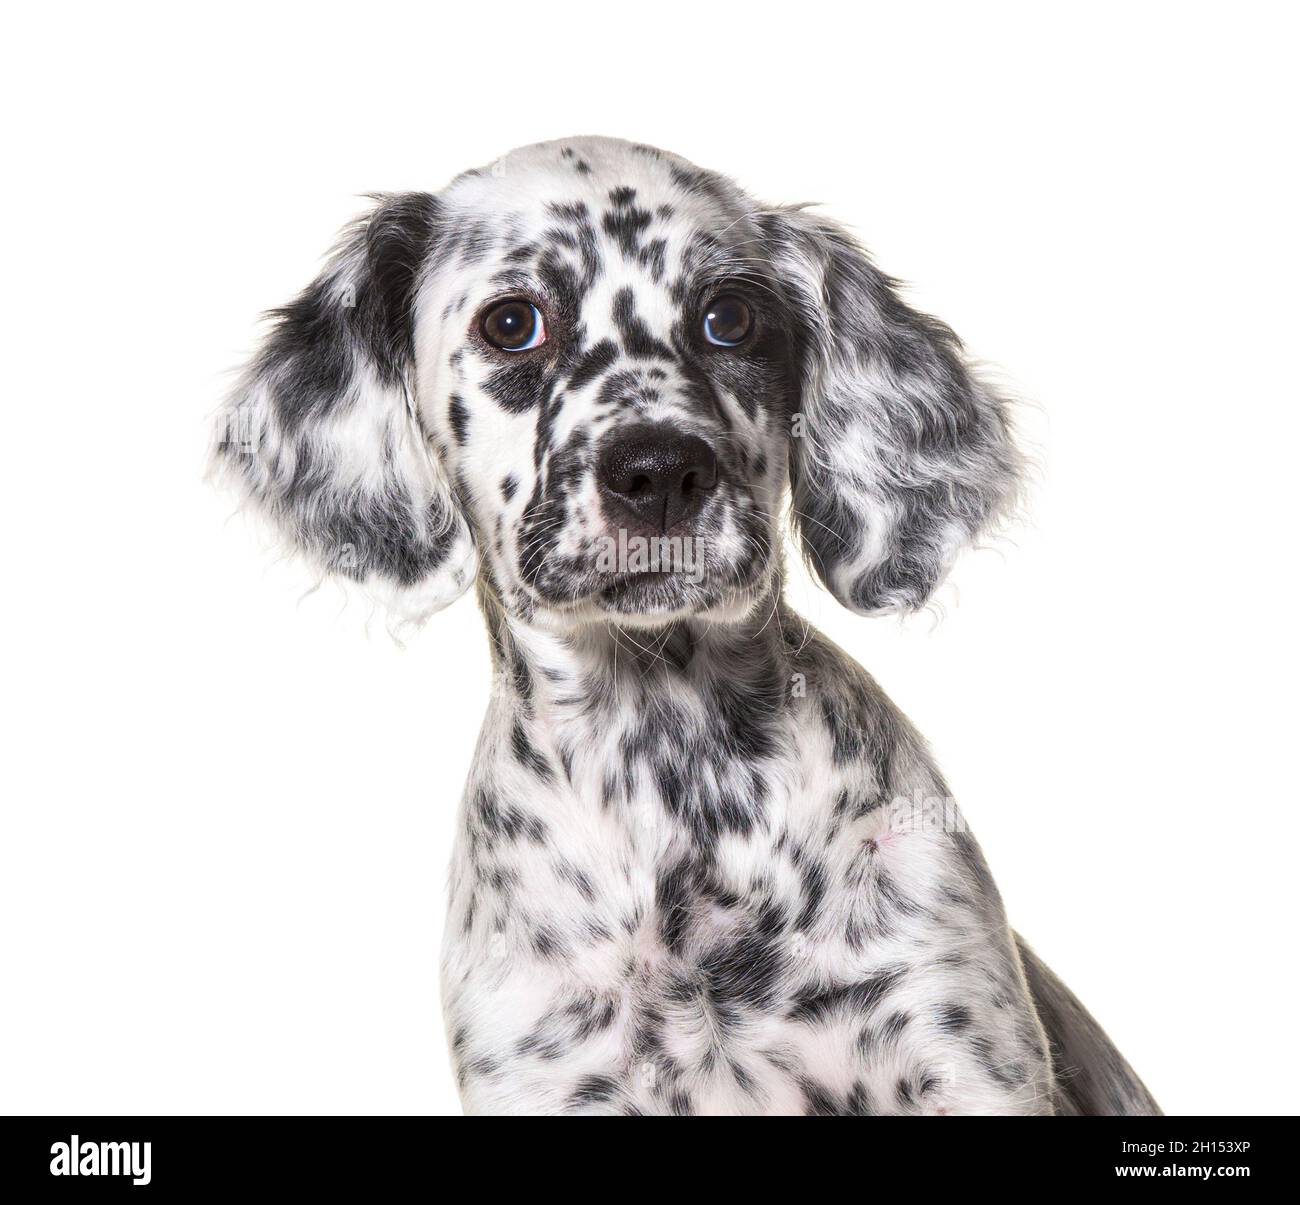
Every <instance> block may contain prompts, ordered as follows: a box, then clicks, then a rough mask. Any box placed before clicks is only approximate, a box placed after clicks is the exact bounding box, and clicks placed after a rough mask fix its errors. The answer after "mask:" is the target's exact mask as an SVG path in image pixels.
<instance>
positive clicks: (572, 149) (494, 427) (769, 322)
mask: <svg viewBox="0 0 1300 1205" xmlns="http://www.w3.org/2000/svg"><path fill="white" fill-rule="evenodd" d="M216 455H217V461H218V463H219V465H220V466H221V467H222V468H223V469H224V470H225V471H226V472H227V473H228V474H229V475H230V476H232V477H233V478H234V479H235V480H236V481H237V482H238V483H239V484H240V485H241V486H242V487H243V489H244V491H245V492H246V493H247V494H248V495H249V496H250V497H251V499H252V500H253V501H254V502H255V503H256V504H257V505H258V506H259V507H260V509H262V510H263V511H264V512H265V513H267V514H268V515H269V516H270V517H271V518H272V520H274V521H275V522H276V523H278V524H279V525H280V526H281V527H282V528H283V529H285V531H286V532H287V534H288V535H289V536H290V537H291V539H292V541H293V543H294V544H295V545H296V546H297V547H298V548H299V549H301V550H302V551H304V552H306V553H307V554H308V555H309V556H310V557H311V558H313V559H314V560H315V561H316V562H317V563H318V564H319V565H320V566H322V567H323V568H325V569H327V570H332V571H334V572H337V573H340V574H342V575H343V576H346V577H349V578H352V579H354V580H357V581H360V582H362V583H364V584H366V585H367V586H368V587H369V588H370V589H371V590H372V591H375V592H377V593H379V594H381V595H382V596H384V597H385V598H386V600H387V601H388V602H389V603H390V605H391V606H393V607H394V608H395V609H396V610H397V612H398V613H399V615H401V616H402V617H406V618H422V617H423V616H424V615H426V614H429V613H431V612H432V611H434V610H437V609H438V608H439V607H441V606H443V605H445V604H446V603H447V602H449V601H451V600H452V599H453V598H455V597H456V596H457V595H459V594H460V593H461V592H462V591H463V590H465V589H466V588H467V587H468V586H469V584H470V583H471V581H473V580H474V579H475V577H476V576H477V577H478V578H479V580H480V581H481V583H482V586H483V588H484V589H486V590H488V591H490V592H491V594H492V595H494V596H495V597H496V599H498V600H499V602H500V605H501V606H503V607H504V608H505V609H506V610H507V612H509V613H513V614H518V615H521V616H524V617H530V618H538V619H542V618H545V619H546V620H547V621H548V622H552V623H556V624H561V625H581V624H587V623H593V622H614V623H618V624H620V625H624V626H627V625H655V624H662V623H666V622H670V621H673V620H676V619H680V618H682V617H684V616H696V617H700V618H702V619H704V620H706V621H708V620H711V621H714V622H734V621H736V620H739V619H741V618H743V617H744V616H745V615H747V614H748V613H749V612H750V611H751V610H752V609H753V608H754V606H755V605H756V603H757V601H758V600H759V599H760V598H762V597H764V596H765V595H766V594H767V593H768V592H769V590H770V587H771V585H772V582H773V580H774V578H775V577H776V576H777V575H778V574H779V561H780V557H779V551H778V550H779V538H778V518H779V512H780V510H781V504H782V499H783V497H784V494H785V489H786V486H787V483H788V485H789V487H790V497H791V502H792V507H791V509H792V515H793V518H794V522H795V524H796V527H797V528H798V530H799V533H800V536H801V539H802V543H803V547H804V550H805V552H806V554H807V556H808V559H809V561H810V563H811V564H812V566H813V568H814V569H815V571H816V572H817V573H818V575H819V576H820V577H821V579H822V580H823V581H824V582H825V584H826V585H827V587H828V588H829V589H830V590H831V591H832V592H833V593H834V594H835V595H836V597H837V598H839V599H840V601H841V602H843V603H844V604H845V605H846V606H849V607H851V608H853V609H854V610H857V611H861V612H864V613H878V612H882V611H887V610H892V609H911V608H915V607H918V606H920V605H922V604H923V603H924V601H925V599H926V598H927V597H928V596H929V595H930V593H931V592H932V591H933V590H934V588H935V587H936V585H937V584H938V583H939V581H940V580H941V579H942V577H943V576H944V574H945V573H946V571H947V569H948V566H949V565H950V563H951V561H952V559H953V557H954V555H955V554H956V552H957V551H958V550H959V549H960V548H961V547H962V546H963V545H964V544H966V543H968V542H969V541H970V540H972V539H973V538H974V537H975V536H976V535H977V534H978V533H979V532H980V531H981V530H982V529H983V528H984V527H986V526H987V525H988V524H989V523H991V522H992V521H993V520H995V519H996V518H997V517H998V516H999V514H1000V513H1001V512H1002V511H1003V510H1004V508H1005V506H1006V505H1007V503H1008V501H1009V500H1010V498H1011V496H1012V495H1013V492H1014V489H1015V484H1016V476H1017V468H1018V461H1017V457H1016V453H1015V450H1014V447H1013V445H1012V442H1011V439H1010V434H1009V430H1008V425H1007V419H1006V414H1005V407H1004V405H1003V403H1002V402H1001V401H1000V400H999V399H998V398H997V397H996V396H995V395H994V394H993V393H991V392H990V391H989V390H988V389H987V388H985V387H983V386H982V385H981V384H980V383H979V382H978V381H977V380H976V379H975V378H974V376H973V375H972V374H971V372H970V370H969V369H968V368H967V366H966V365H965V364H964V362H963V360H962V358H961V354H960V346H959V344H958V342H957V340H956V338H955V337H954V335H953V334H952V332H951V331H949V330H948V328H947V327H945V326H943V325H942V324H941V323H939V322H936V321H935V320H933V319H931V318H928V317H926V316H924V315H921V314H918V313H916V312H915V311H913V310H911V309H910V308H908V306H907V305H906V304H905V303H904V302H903V301H902V300H900V298H899V296H898V294H897V292H896V290H895V287H894V284H893V282H892V281H890V280H889V279H888V278H887V277H885V276H884V275H882V274H881V273H880V272H879V271H877V270H876V269H875V268H874V267H873V266H872V264H871V263H870V261H869V260H868V259H867V258H866V256H865V254H864V253H863V252H862V250H861V249H860V248H859V247H857V245H856V244H855V243H854V242H853V240H852V239H851V238H850V237H849V236H848V235H847V234H846V233H845V232H844V231H843V230H842V229H840V228H838V227H836V226H835V225H833V224H832V223H830V222H828V221H825V220H823V219H820V218H818V217H815V216H812V215H810V214H808V213H807V212H805V211H802V210H799V209H778V210H771V209H765V208H763V207H762V206H760V205H758V204H757V203H755V202H754V201H753V200H752V199H751V198H749V197H748V196H747V195H746V194H745V193H743V192H742V191H740V190H739V189H738V188H737V187H736V186H735V185H734V184H732V183H731V182H730V181H728V180H726V179H725V178H723V177H721V176H718V175H715V174H713V173H710V172H706V171H701V170H700V169H698V168H695V167H693V166H692V165H690V164H689V163H687V162H685V161H684V160H681V159H679V158H676V157H675V156H672V155H668V154H665V153H663V152H660V151H657V150H654V149H651V148H649V147H643V146H634V145H631V144H628V143H624V142H620V141H616V140H612V139H604V138H583V139H573V140H569V141H564V142H555V143H544V144H541V145H538V146H533V147H528V148H525V149H523V150H519V151H515V152H512V153H511V154H509V155H507V156H505V157H504V158H503V159H501V160H499V161H498V162H497V163H495V164H493V165H492V166H491V167H489V168H486V169H483V170H478V171H471V172H468V173H466V174H464V175H462V176H460V177H459V178H458V179H456V180H455V181H453V182H452V183H451V184H450V185H449V186H448V187H447V188H446V189H444V190H443V191H442V192H441V193H438V194H427V193H412V194H403V195H399V196H386V197H382V198H380V199H379V200H378V202H377V203H376V205H375V208H374V209H373V211H372V212H371V213H370V214H369V215H368V216H366V217H365V218H363V219H362V220H361V221H359V222H358V223H357V224H356V225H355V226H354V227H352V228H351V229H350V230H349V231H347V232H346V233H345V235H344V237H343V239H342V242H341V244H340V246H339V248H338V249H337V250H336V252H335V254H334V256H333V257H332V259H331V260H330V261H329V263H328V265H327V267H326V269H325V270H324V272H323V273H322V274H321V276H320V277H319V278H318V279H317V280H316V281H315V282H314V283H313V284H311V285H310V286H309V287H308V288H307V289H306V290H305V291H304V292H303V293H302V294H301V295H300V296H299V297H298V298H297V299H296V300H294V301H292V302H291V303H290V304H288V305H287V306H285V307H283V308H282V309H280V310H277V311H275V312H274V315H273V325H272V328H271V330H270V332H269V334H268V336H267V338H266V340H265V342H264V344H263V345H262V347H261V350H260V351H259V353H258V354H257V355H256V357H255V358H254V359H253V361H252V363H251V364H250V365H249V367H248V368H247V370H246V371H245V373H244V375H243V377H242V379H241V382H240V384H239V386H238V388H237V389H236V390H235V391H234V393H233V395H232V396H231V398H230V399H229V401H228V403H227V405H226V407H225V409H224V410H223V412H222V421H221V432H220V437H219V440H218V447H217V453H216Z"/></svg>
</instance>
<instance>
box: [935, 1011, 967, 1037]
mask: <svg viewBox="0 0 1300 1205" xmlns="http://www.w3.org/2000/svg"><path fill="white" fill-rule="evenodd" d="M972 1020H973V1018H972V1017H971V1011H970V1009H969V1008H967V1007H966V1006H965V1005H964V1004H947V1005H945V1006H944V1007H943V1008H942V1009H940V1010H939V1028H940V1029H942V1030H944V1031H945V1032H947V1033H961V1032H962V1030H964V1029H969V1028H970V1027H971V1022H972Z"/></svg>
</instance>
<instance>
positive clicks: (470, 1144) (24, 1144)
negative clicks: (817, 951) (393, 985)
mask: <svg viewBox="0 0 1300 1205" xmlns="http://www.w3.org/2000/svg"><path fill="white" fill-rule="evenodd" d="M506 1120H507V1119H504V1118H503V1119H491V1118H489V1119H478V1120H476V1121H474V1122H472V1123H466V1122H463V1121H461V1120H460V1119H456V1118H440V1117H306V1118H305V1117H76V1118H71V1117H63V1118H59V1117H39V1118H32V1117H23V1118H15V1117H10V1118H2V1119H0V1191H4V1190H9V1189H11V1188H14V1187H17V1188H19V1189H21V1191H22V1192H23V1194H24V1195H23V1196H21V1197H13V1196H10V1197H9V1199H10V1200H23V1201H25V1200H28V1199H31V1197H32V1196H36V1197H43V1196H46V1195H53V1196H59V1197H64V1196H67V1195H68V1194H72V1195H74V1196H76V1195H85V1196H95V1195H98V1194H101V1193H104V1192H127V1193H129V1194H131V1195H141V1196H143V1195H161V1196H162V1197H164V1198H167V1199H179V1198H180V1196H181V1195H182V1194H184V1195H185V1196H188V1195H189V1194H191V1193H193V1192H195V1191H211V1190H218V1191H229V1192H241V1193H242V1192H246V1191H248V1190H250V1189H252V1190H255V1191H261V1190H265V1189H268V1188H269V1189H276V1188H283V1189H293V1190H295V1191H301V1190H304V1189H307V1190H310V1189H313V1188H318V1189H321V1190H323V1191H329V1192H330V1193H331V1194H332V1195H337V1194H339V1193H340V1192H342V1193H344V1194H348V1193H357V1194H361V1193H364V1194H367V1195H369V1194H371V1193H374V1192H376V1191H381V1192H390V1191H391V1192H395V1191H397V1190H399V1189H400V1190H402V1191H403V1194H404V1195H415V1196H418V1195H420V1194H421V1193H422V1192H424V1191H427V1192H439V1191H442V1190H444V1189H446V1190H449V1191H453V1192H461V1191H463V1189H462V1188H461V1187H460V1186H461V1185H468V1184H473V1183H478V1184H479V1185H480V1186H481V1190H482V1191H487V1192H489V1193H492V1194H495V1193H497V1192H499V1191H500V1190H501V1188H502V1187H503V1186H504V1185H506V1184H508V1183H509V1181H510V1177H511V1176H512V1174H513V1175H517V1176H521V1177H524V1179H525V1182H526V1183H527V1184H528V1185H529V1186H533V1185H536V1186H539V1187H541V1186H545V1187H546V1188H548V1190H551V1191H554V1190H557V1189H559V1188H564V1189H566V1190H567V1191H568V1192H571V1193H575V1194H579V1195H581V1194H583V1193H586V1192H591V1193H594V1194H601V1193H607V1192H614V1193H618V1194H620V1195H621V1194H622V1193H623V1192H624V1191H625V1190H626V1185H627V1184H628V1183H629V1179H628V1174H629V1173H631V1182H632V1183H634V1184H636V1185H637V1186H638V1187H639V1189H640V1190H641V1191H643V1192H648V1191H653V1190H654V1189H653V1186H654V1184H655V1183H656V1182H657V1181H662V1182H663V1183H664V1184H665V1186H666V1187H665V1191H669V1189H668V1188H667V1185H670V1184H675V1185H676V1188H675V1189H674V1190H673V1191H674V1194H676V1192H678V1191H680V1190H681V1189H682V1188H684V1187H686V1185H687V1184H689V1185H690V1188H691V1189H692V1191H698V1190H700V1189H702V1188H704V1187H706V1186H708V1187H713V1188H717V1189H728V1188H730V1189H731V1190H733V1191H734V1190H738V1189H739V1188H740V1187H741V1186H742V1185H743V1184H744V1182H745V1181H746V1180H747V1179H748V1178H750V1177H753V1176H754V1175H755V1174H757V1175H759V1176H762V1177H767V1176H769V1175H772V1174H779V1175H780V1176H781V1177H782V1179H783V1180H788V1178H789V1177H791V1176H794V1177H806V1178H807V1182H806V1184H805V1186H804V1188H803V1189H801V1190H800V1191H801V1195H803V1196H805V1197H806V1195H807V1193H809V1192H817V1191H819V1186H820V1185H821V1184H823V1183H825V1178H826V1176H827V1175H832V1176H833V1177H834V1178H835V1179H836V1180H841V1179H844V1178H848V1180H849V1181H850V1182H860V1183H861V1185H862V1187H863V1188H864V1189H865V1188H866V1187H867V1186H869V1185H870V1184H872V1183H878V1182H879V1181H878V1177H879V1176H880V1175H881V1174H882V1173H887V1174H888V1177H889V1179H890V1181H891V1182H892V1183H894V1184H895V1185H897V1184H898V1181H899V1180H900V1179H901V1180H902V1181H903V1182H904V1183H906V1182H907V1181H908V1179H909V1178H911V1179H914V1180H915V1182H916V1185H917V1187H918V1189H920V1188H924V1189H926V1190H927V1191H929V1190H933V1189H934V1188H936V1187H938V1186H942V1185H953V1186H966V1187H968V1188H983V1189H985V1190H988V1189H998V1188H1001V1187H1002V1186H1004V1185H1005V1186H1008V1187H1009V1186H1011V1185H1022V1186H1025V1187H1028V1186H1030V1185H1031V1184H1032V1185H1037V1186H1038V1187H1039V1188H1042V1187H1044V1181H1043V1177H1044V1174H1046V1176H1047V1177H1048V1182H1049V1183H1052V1184H1055V1183H1060V1184H1062V1185H1064V1186H1067V1187H1069V1188H1072V1189H1091V1188H1098V1187H1104V1186H1106V1185H1110V1184H1118V1185H1119V1187H1120V1190H1121V1191H1124V1192H1128V1191H1132V1192H1133V1193H1135V1194H1137V1195H1139V1196H1140V1195H1142V1194H1143V1193H1144V1191H1146V1190H1144V1189H1143V1188H1142V1187H1140V1186H1133V1187H1132V1188H1129V1187H1128V1186H1127V1185H1126V1183H1125V1182H1126V1181H1130V1180H1138V1181H1143V1180H1147V1181H1156V1182H1159V1183H1170V1182H1178V1183H1184V1184H1202V1185H1208V1189H1206V1188H1201V1189H1200V1191H1201V1192H1206V1191H1208V1192H1210V1193H1211V1194H1215V1195H1217V1194H1218V1193H1219V1192H1236V1191H1239V1187H1240V1186H1250V1187H1265V1186H1267V1187H1270V1188H1281V1187H1283V1186H1285V1185H1287V1184H1289V1183H1290V1181H1291V1180H1292V1178H1293V1177H1292V1175H1291V1167H1290V1163H1291V1160H1292V1159H1293V1157H1294V1143H1295V1136H1296V1124H1295V1119H1294V1118H1281V1117H1270V1118H1223V1117H1179V1118H1140V1119H1126V1118H1082V1119H1066V1118H1062V1119H1054V1118H1036V1119H1023V1118H943V1119H927V1118H877V1119H870V1118H868V1119H861V1118H854V1119H852V1128H853V1130H854V1133H853V1134H848V1133H847V1132H846V1129H847V1125H848V1122H847V1120H846V1123H845V1126H846V1128H845V1129H841V1128H840V1127H839V1126H838V1125H833V1124H826V1123H825V1121H824V1119H818V1122H816V1123H814V1122H812V1121H811V1119H810V1120H808V1121H804V1122H803V1123H802V1124H798V1125H797V1127H796V1126H793V1125H790V1124H786V1125H783V1126H781V1131H782V1132H781V1133H780V1134H779V1135H778V1134H777V1133H775V1131H773V1130H769V1129H767V1128H766V1125H764V1126H763V1127H762V1132H761V1134H760V1133H759V1132H758V1130H757V1129H754V1130H751V1132H750V1133H748V1134H744V1135H742V1134H741V1133H740V1132H739V1126H740V1125H742V1124H749V1125H751V1126H754V1125H755V1124H756V1123H752V1122H751V1123H743V1122H740V1121H739V1119H734V1118H732V1119H718V1120H717V1121H713V1122H710V1121H706V1120H700V1121H698V1122H696V1123H695V1124H691V1123H688V1122H685V1121H684V1120H683V1121H677V1120H674V1121H665V1122H661V1123H660V1124H665V1125H671V1126H672V1129H673V1133H672V1135H671V1138H669V1137H668V1136H666V1134H665V1131H664V1130H662V1129H655V1130H654V1133H653V1134H651V1133H649V1132H648V1131H647V1126H648V1125H649V1119H639V1120H629V1121H627V1122H625V1123H624V1124H622V1125H618V1126H612V1125H606V1127H605V1128H604V1130H603V1131H602V1132H601V1134H600V1141H599V1143H598V1144H597V1145H592V1143H591V1135H590V1133H589V1132H588V1133H586V1134H583V1135H578V1134H577V1133H576V1132H575V1131H573V1130H568V1131H566V1132H563V1133H562V1132H561V1131H559V1130H557V1129H554V1128H548V1129H547V1131H546V1132H545V1133H544V1134H543V1133H541V1132H540V1129H539V1127H537V1126H532V1127H525V1126H522V1125H520V1124H519V1123H518V1121H514V1120H513V1119H511V1121H512V1124H509V1125H508V1127H507V1125H506V1124H505V1122H506ZM458 1122H459V1123H460V1124H458ZM467 1124H470V1125H472V1126H473V1130H474V1132H473V1134H470V1133H469V1132H468V1131H467V1128H466V1127H467ZM767 1124H769V1125H770V1124H773V1123H772V1122H768V1123H767ZM507 1128H508V1130H509V1133H508V1134H507V1133H506V1132H505V1131H506V1129H507ZM721 1128H725V1129H726V1131H727V1133H726V1134H725V1136H724V1135H723V1134H722V1133H721V1132H720V1129H721ZM529 1129H531V1131H532V1132H531V1134H530V1133H529V1132H528V1130H529ZM493 1152H495V1153H493ZM611 1160H614V1161H616V1163H615V1164H614V1165H613V1166H614V1167H622V1171H621V1172H617V1173H615V1172H614V1171H613V1170H611V1167H612V1165H611ZM688 1168H689V1176H687V1179H686V1180H683V1179H682V1177H683V1176H684V1175H686V1173H687V1169H688ZM772 1187H773V1185H772V1184H768V1185H767V1188H768V1189H771V1188H772ZM768 1195H771V1194H770V1192H769V1193H768Z"/></svg>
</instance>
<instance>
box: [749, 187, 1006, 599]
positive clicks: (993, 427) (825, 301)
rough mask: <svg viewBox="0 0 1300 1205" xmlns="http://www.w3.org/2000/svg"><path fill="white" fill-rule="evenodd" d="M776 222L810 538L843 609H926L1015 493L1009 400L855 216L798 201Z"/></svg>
mask: <svg viewBox="0 0 1300 1205" xmlns="http://www.w3.org/2000/svg"><path fill="white" fill-rule="evenodd" d="M764 227H765V232H766V236H767V238H768V240H769V244H770V247H771V249H772V252H773V254H774V256H775V258H776V261H777V264H778V270H779V274H780V277H781V280H782V284H783V285H784V286H785V287H786V289H787V290H788V291H789V293H790V299H791V302H792V304H793V305H794V306H795V309H796V312H797V321H796V323H795V327H796V332H797V333H796V340H797V352H798V355H799V358H800V361H801V381H800V390H801V393H800V400H799V403H798V406H797V413H796V414H794V415H793V416H792V429H791V436H792V438H791V441H790V486H791V494H792V498H793V503H794V512H795V515H794V518H795V523H796V525H797V526H798V528H799V530H800V532H801V535H802V542H803V547H804V551H805V553H806V555H807V557H808V560H809V562H810V563H811V565H812V567H813V568H814V570H815V571H816V572H817V574H818V576H819V577H820V578H821V579H822V581H823V582H824V583H825V584H826V586H827V588H828V589H829V590H830V591H831V592H832V593H833V594H834V595H835V597H836V598H838V599H839V600H840V602H842V603H843V604H844V605H845V606H846V607H849V608H851V609H852V610H854V611H858V612H861V613H863V614H868V615H870V614H880V613H883V612H886V611H892V610H904V611H910V610H914V609H916V608H918V607H920V606H922V605H924V603H925V601H926V599H927V598H928V597H929V596H930V595H931V594H932V593H933V591H934V590H935V588H936V587H937V586H938V585H939V583H940V582H941V581H942V580H943V578H944V576H945V574H946V573H947V571H948V569H949V567H950V565H951V564H952V561H953V559H954V557H955V556H956V555H957V553H958V552H959V551H960V550H961V548H963V547H964V546H965V545H967V544H969V543H970V542H972V541H973V540H974V539H975V538H976V537H977V536H978V535H979V533H980V532H981V531H983V530H985V529H986V528H988V527H990V526H991V525H993V524H994V523H995V522H996V521H997V520H998V519H999V518H1001V517H1002V516H1003V514H1004V513H1005V512H1006V511H1007V510H1008V509H1009V507H1010V506H1011V504H1012V502H1013V500H1014V498H1015V495H1016V493H1017V490H1018V483H1019V477H1020V471H1021V460H1020V456H1019V454H1018V453H1017V451H1016V448H1015V446H1014V444H1013V443H1012V439H1011V432H1010V428H1009V425H1008V420H1007V413H1006V404H1005V403H1004V402H1003V401H1002V400H1001V399H999V398H998V397H997V395H996V394H994V393H993V392H992V391H991V390H990V389H989V388H988V387H987V386H985V385H983V384H981V383H980V382H979V381H978V380H976V378H975V377H974V376H973V375H972V373H971V371H970V369H969V368H968V367H967V366H966V364H965V363H964V362H963V360H962V356H961V344H960V342H959V341H958V339H957V337H956V335H954V334H953V332H952V331H950V330H949V329H948V328H947V327H946V326H944V325H943V323H941V322H938V321H936V320H935V319H933V318H930V317H927V316H926V315H924V314H919V313H917V312H916V311H915V310H912V309H910V308H909V307H908V306H907V305H906V304H905V303H904V302H903V301H902V300H901V299H900V298H899V296H898V294H897V292H896V291H895V287H896V286H895V282H894V281H892V280H890V278H889V277H887V276H885V275H884V274H883V273H881V272H880V271H878V270H877V269H876V268H875V266H874V265H873V264H872V263H871V261H870V260H869V259H868V258H867V256H866V253H865V252H864V251H863V250H862V249H861V248H860V247H859V246H858V245H857V244H856V243H855V242H854V240H853V238H852V237H851V236H850V235H849V234H848V233H847V232H846V231H844V230H843V229H842V228H840V227H839V226H837V225H835V224H834V223H832V222H830V221H827V220H825V219H823V218H819V217H817V216H815V215H812V214H809V213H806V212H804V211H802V210H799V209H787V210H778V211H776V212H774V213H773V214H771V215H770V216H768V217H766V218H765V219H764Z"/></svg>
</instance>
